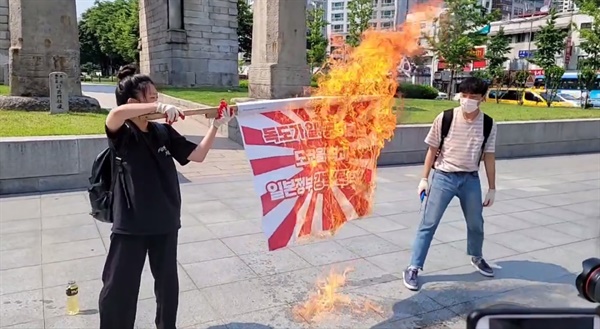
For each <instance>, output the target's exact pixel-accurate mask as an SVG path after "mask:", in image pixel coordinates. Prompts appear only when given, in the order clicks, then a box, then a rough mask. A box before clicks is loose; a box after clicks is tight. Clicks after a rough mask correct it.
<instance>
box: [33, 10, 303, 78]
mask: <svg viewBox="0 0 600 329" xmlns="http://www.w3.org/2000/svg"><path fill="white" fill-rule="evenodd" d="M21 1H22V0H21ZM34 1H36V0H34ZM288 2H293V1H288ZM184 8H185V10H184ZM237 56H238V42H237V0H140V71H141V72H142V73H144V74H149V75H150V76H151V77H152V79H153V80H154V82H156V84H158V85H169V86H178V87H194V86H237V85H238V58H237Z"/></svg>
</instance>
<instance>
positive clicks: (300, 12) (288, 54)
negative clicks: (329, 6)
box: [248, 0, 310, 99]
mask: <svg viewBox="0 0 600 329" xmlns="http://www.w3.org/2000/svg"><path fill="white" fill-rule="evenodd" d="M253 12H254V27H253V31H252V64H251V65H250V69H249V71H248V78H249V84H250V85H249V89H250V90H249V91H250V97H252V98H261V99H269V98H287V97H295V96H304V87H306V86H309V85H310V70H309V68H308V65H307V64H306V1H299V0H255V1H254V6H253Z"/></svg>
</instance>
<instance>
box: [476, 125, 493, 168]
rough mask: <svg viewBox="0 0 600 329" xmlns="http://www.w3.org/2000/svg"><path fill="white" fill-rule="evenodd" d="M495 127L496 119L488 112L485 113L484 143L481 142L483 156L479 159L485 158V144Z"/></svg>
mask: <svg viewBox="0 0 600 329" xmlns="http://www.w3.org/2000/svg"><path fill="white" fill-rule="evenodd" d="M493 127H494V119H492V117H490V116H489V115H487V114H485V113H484V114H483V144H481V157H480V158H479V161H481V160H482V159H483V153H484V151H485V144H486V143H487V141H488V138H489V137H490V134H491V133H492V128H493Z"/></svg>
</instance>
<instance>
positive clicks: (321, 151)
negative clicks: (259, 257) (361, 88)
mask: <svg viewBox="0 0 600 329" xmlns="http://www.w3.org/2000/svg"><path fill="white" fill-rule="evenodd" d="M315 100H316V99H312V98H311V99H309V98H296V99H293V100H276V101H266V102H264V101H263V102H260V103H254V102H253V103H246V104H244V103H242V104H238V111H239V113H242V114H241V115H240V116H239V117H238V123H239V125H240V129H241V132H242V136H243V139H244V145H245V147H246V153H247V154H248V157H249V161H250V166H251V168H252V172H253V174H254V177H255V184H254V185H255V190H256V192H257V193H258V194H259V195H260V199H261V203H262V209H263V212H262V215H263V222H262V224H263V225H262V226H263V231H264V232H265V234H266V235H267V238H268V247H269V250H276V249H279V248H282V247H286V246H288V245H290V244H293V243H296V242H297V241H298V240H301V239H303V238H308V237H315V236H316V237H320V236H327V235H331V234H334V233H335V231H336V230H337V229H339V228H340V227H341V226H342V225H343V224H344V223H345V222H347V221H348V220H352V219H356V218H359V217H364V216H365V215H367V214H368V213H369V212H370V211H371V208H372V203H373V202H372V201H373V190H374V181H373V177H374V171H375V165H376V157H373V154H372V153H373V152H364V153H363V156H361V157H353V158H349V155H350V149H351V148H352V149H358V148H363V149H364V148H365V147H366V146H368V147H371V148H372V147H373V146H374V145H373V144H374V143H373V141H374V139H372V138H370V139H369V138H365V136H368V134H367V135H365V134H360V133H359V131H357V130H356V128H357V125H355V124H354V123H353V122H346V124H345V125H344V127H342V125H339V124H334V123H333V122H321V121H314V120H313V119H314V118H316V116H315V115H314V111H315V107H316V106H318V105H317V104H315V103H314V102H315ZM332 101H334V102H335V101H336V100H335V99H332ZM374 103H375V100H363V101H358V102H355V106H356V107H363V108H365V109H366V108H367V107H370V106H371V107H372V105H373V104H374ZM257 105H258V106H259V107H260V108H262V110H261V111H254V110H255V109H254V108H253V106H257ZM331 107H332V110H334V111H337V112H340V111H341V109H338V108H336V105H335V104H332V105H331ZM305 108H310V110H306V109H305ZM251 112H255V113H253V114H247V115H244V113H251ZM311 112H313V113H311ZM339 129H342V130H343V131H338V130H339ZM342 135H343V136H344V139H345V141H346V143H342V144H340V143H339V140H340V137H341V136H342ZM377 145H378V144H375V146H376V147H378V146H377ZM375 151H377V150H375ZM333 163H335V164H336V166H335V170H332V168H334V166H332V164H333Z"/></svg>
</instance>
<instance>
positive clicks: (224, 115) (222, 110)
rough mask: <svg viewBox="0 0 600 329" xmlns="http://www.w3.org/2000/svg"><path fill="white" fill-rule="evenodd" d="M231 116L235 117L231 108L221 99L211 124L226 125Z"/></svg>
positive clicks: (217, 126)
mask: <svg viewBox="0 0 600 329" xmlns="http://www.w3.org/2000/svg"><path fill="white" fill-rule="evenodd" d="M233 117H235V113H233V109H232V108H230V107H229V106H227V103H226V102H225V101H223V100H222V101H221V104H219V109H218V110H217V117H216V118H215V119H214V120H213V124H212V125H213V126H214V127H215V128H219V127H221V126H224V125H226V124H227V123H228V122H229V121H231V119H233Z"/></svg>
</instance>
